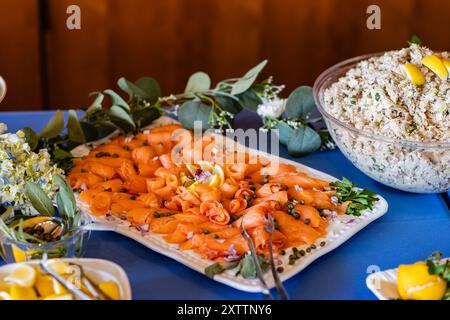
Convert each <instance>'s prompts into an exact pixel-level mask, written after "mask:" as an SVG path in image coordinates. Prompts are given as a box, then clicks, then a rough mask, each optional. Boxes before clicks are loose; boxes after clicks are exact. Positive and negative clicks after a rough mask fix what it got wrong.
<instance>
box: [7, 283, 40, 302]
mask: <svg viewBox="0 0 450 320" xmlns="http://www.w3.org/2000/svg"><path fill="white" fill-rule="evenodd" d="M10 290H11V292H10V296H11V300H37V295H36V292H35V291H34V289H33V288H26V287H22V286H11V289H10Z"/></svg>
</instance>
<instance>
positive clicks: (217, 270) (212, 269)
mask: <svg viewBox="0 0 450 320" xmlns="http://www.w3.org/2000/svg"><path fill="white" fill-rule="evenodd" d="M224 271H225V269H224V268H223V267H222V265H221V264H220V263H218V262H216V263H213V264H212V265H210V266H208V267H207V268H205V275H206V276H207V277H208V278H211V279H213V278H214V276H215V275H217V274H221V273H222V272H224Z"/></svg>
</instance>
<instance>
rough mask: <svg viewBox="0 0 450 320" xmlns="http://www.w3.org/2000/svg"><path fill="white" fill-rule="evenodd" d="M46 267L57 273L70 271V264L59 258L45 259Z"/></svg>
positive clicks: (61, 273)
mask: <svg viewBox="0 0 450 320" xmlns="http://www.w3.org/2000/svg"><path fill="white" fill-rule="evenodd" d="M47 267H48V268H50V269H52V270H53V271H55V272H56V273H58V274H59V275H63V274H68V273H70V270H69V268H70V266H69V264H68V263H66V262H64V261H63V260H61V259H52V260H48V261H47Z"/></svg>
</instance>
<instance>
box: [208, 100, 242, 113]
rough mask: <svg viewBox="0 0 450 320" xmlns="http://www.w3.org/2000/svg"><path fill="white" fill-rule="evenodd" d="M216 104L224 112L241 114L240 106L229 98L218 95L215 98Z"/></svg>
mask: <svg viewBox="0 0 450 320" xmlns="http://www.w3.org/2000/svg"><path fill="white" fill-rule="evenodd" d="M215 100H216V103H217V104H218V105H219V106H220V107H221V108H222V109H223V110H225V111H228V112H230V113H232V114H237V113H239V112H241V110H242V106H241V105H240V103H239V102H238V101H236V100H234V99H232V98H229V97H227V96H224V95H218V96H216V98H215Z"/></svg>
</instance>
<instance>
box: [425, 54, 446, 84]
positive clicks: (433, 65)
mask: <svg viewBox="0 0 450 320" xmlns="http://www.w3.org/2000/svg"><path fill="white" fill-rule="evenodd" d="M421 62H422V63H423V64H424V65H425V66H426V67H427V68H428V69H430V70H431V71H433V72H434V73H435V74H436V75H437V76H438V77H439V78H441V79H443V80H445V79H447V77H448V70H447V68H446V67H445V65H444V62H443V61H442V60H441V59H439V57H437V56H435V55H431V56H428V57H425V58H423V59H422V60H421Z"/></svg>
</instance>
